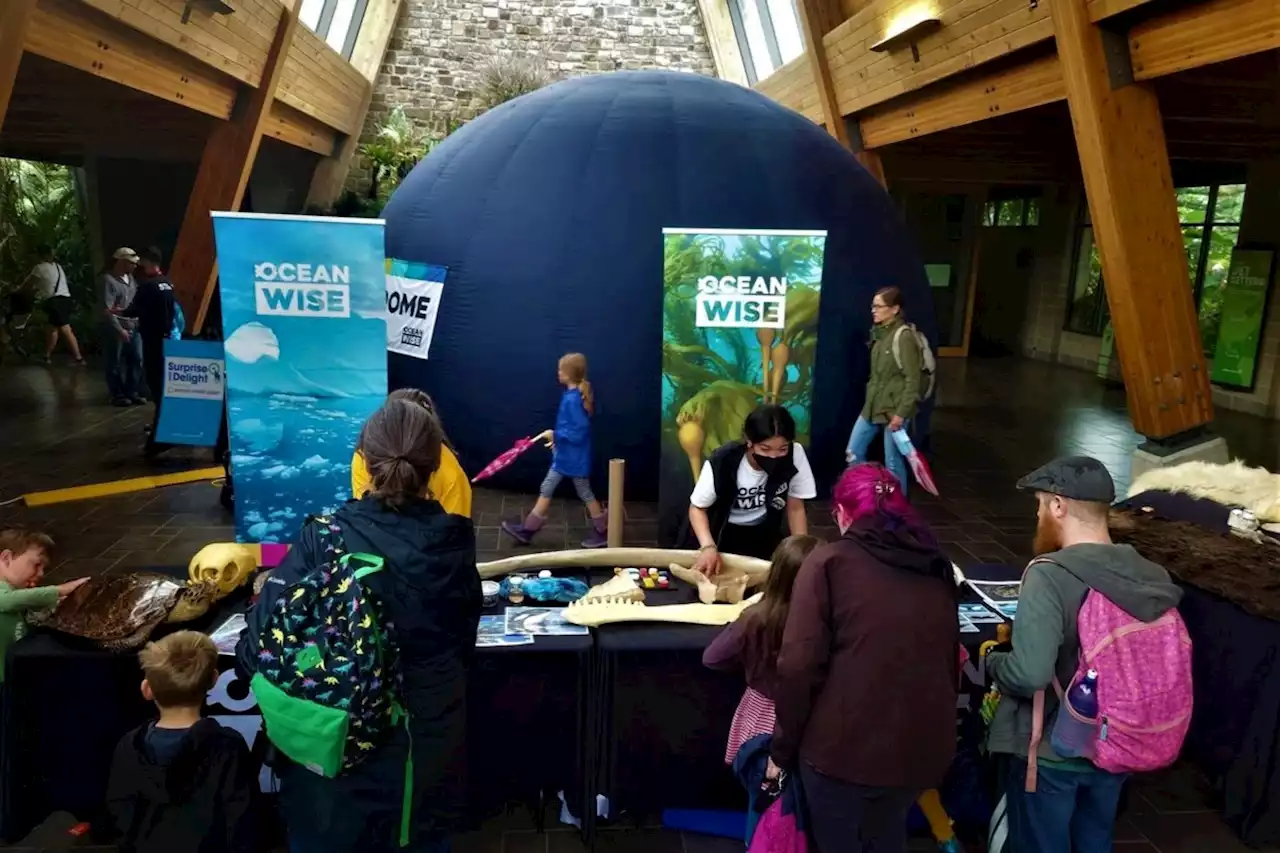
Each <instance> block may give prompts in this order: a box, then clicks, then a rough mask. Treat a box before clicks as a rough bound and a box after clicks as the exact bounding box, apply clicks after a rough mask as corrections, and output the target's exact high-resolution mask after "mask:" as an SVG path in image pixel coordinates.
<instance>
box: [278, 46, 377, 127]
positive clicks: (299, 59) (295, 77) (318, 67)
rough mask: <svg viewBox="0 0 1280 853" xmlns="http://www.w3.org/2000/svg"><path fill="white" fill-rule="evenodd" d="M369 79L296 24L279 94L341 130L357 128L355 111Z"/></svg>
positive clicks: (284, 99) (290, 102) (312, 115)
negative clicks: (296, 28) (295, 31)
mask: <svg viewBox="0 0 1280 853" xmlns="http://www.w3.org/2000/svg"><path fill="white" fill-rule="evenodd" d="M367 85H369V83H368V81H367V80H365V78H364V77H363V76H362V75H361V74H360V72H359V71H357V70H356V69H355V68H354V67H353V66H352V65H351V63H349V62H347V61H346V60H345V59H343V58H342V56H341V54H339V53H338V52H337V51H335V50H334V49H333V48H331V47H329V45H327V44H325V42H324V40H323V39H321V38H320V37H319V36H318V35H316V34H315V33H313V32H311V30H309V29H307V28H306V27H299V28H298V31H297V33H296V34H295V35H294V37H293V44H292V45H291V46H290V48H289V56H288V59H287V60H286V61H285V65H284V77H283V79H282V80H281V81H280V90H279V93H278V97H279V99H280V100H281V101H283V102H284V103H285V104H287V105H288V106H290V107H293V108H294V109H295V110H298V111H299V112H301V113H303V114H305V115H309V116H311V117H313V118H316V119H319V120H320V121H322V122H324V123H325V124H327V125H328V126H329V127H332V128H334V129H335V130H339V131H341V132H342V133H355V132H358V131H359V128H358V127H356V126H355V125H356V124H358V122H359V119H358V118H357V117H356V112H357V111H358V109H359V106H360V104H361V102H362V101H363V100H364V90H365V87H366V86H367Z"/></svg>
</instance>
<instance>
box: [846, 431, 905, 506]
mask: <svg viewBox="0 0 1280 853" xmlns="http://www.w3.org/2000/svg"><path fill="white" fill-rule="evenodd" d="M910 426H911V421H904V422H903V424H902V428H903V429H907V428H908V427H910ZM879 432H883V433H884V467H886V468H888V469H889V473H890V474H892V475H893V476H894V477H896V478H897V479H898V483H899V485H901V486H902V493H903V494H904V495H905V494H906V493H907V489H908V486H909V482H910V479H911V478H910V477H908V476H907V460H906V459H905V458H904V457H903V455H902V454H901V453H899V452H898V445H896V444H894V443H893V437H892V435H890V433H889V428H888V426H887V425H884V424H873V423H872V422H871V421H869V420H867V419H866V418H864V417H861V416H859V417H858V420H857V421H855V422H854V424H853V432H852V433H850V434H849V446H848V448H846V450H847V452H848V454H849V455H850V456H851V457H852V458H851V459H850V461H849V464H850V465H856V464H858V463H859V462H866V461H867V448H869V447H871V440H872V439H873V438H875V437H876V433H879Z"/></svg>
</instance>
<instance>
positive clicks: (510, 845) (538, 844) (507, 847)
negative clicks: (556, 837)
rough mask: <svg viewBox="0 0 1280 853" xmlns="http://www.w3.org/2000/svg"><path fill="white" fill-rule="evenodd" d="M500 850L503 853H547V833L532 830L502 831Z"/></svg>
mask: <svg viewBox="0 0 1280 853" xmlns="http://www.w3.org/2000/svg"><path fill="white" fill-rule="evenodd" d="M502 851H503V853H547V835H546V834H545V833H542V832H533V831H532V830H529V831H523V832H507V833H504V834H503V836H502Z"/></svg>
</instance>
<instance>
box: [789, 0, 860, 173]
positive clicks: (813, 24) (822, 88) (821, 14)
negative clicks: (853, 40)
mask: <svg viewBox="0 0 1280 853" xmlns="http://www.w3.org/2000/svg"><path fill="white" fill-rule="evenodd" d="M836 2H837V0H796V11H797V12H799V13H800V32H801V33H802V34H803V35H804V50H805V54H806V55H807V56H808V57H809V70H810V71H811V72H812V74H813V85H814V86H815V87H816V89H817V92H818V101H819V103H820V104H821V105H822V123H823V124H824V125H825V126H826V128H827V132H828V133H830V134H831V135H832V136H834V137H835V138H836V139H838V140H840V144H841V145H843V146H844V147H846V148H848V147H849V134H848V131H847V130H846V129H845V126H844V116H843V115H842V114H841V113H840V106H839V104H838V103H837V101H836V92H835V88H834V87H833V86H832V83H831V67H830V66H829V65H828V64H827V49H826V45H825V44H823V38H824V37H825V36H826V34H827V33H828V32H830V31H831V28H832V27H834V26H835V25H836V24H838V23H839V21H840V17H839V16H840V10H839V7H838V6H836V7H835V8H834V9H832V8H831V7H832V6H835V4H836Z"/></svg>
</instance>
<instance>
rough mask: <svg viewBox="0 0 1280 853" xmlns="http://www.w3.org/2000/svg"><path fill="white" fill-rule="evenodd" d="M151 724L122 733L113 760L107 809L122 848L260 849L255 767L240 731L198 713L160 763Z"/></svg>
mask: <svg viewBox="0 0 1280 853" xmlns="http://www.w3.org/2000/svg"><path fill="white" fill-rule="evenodd" d="M151 725H152V724H151V723H147V724H146V725H145V726H140V727H138V728H136V729H134V730H133V731H131V732H129V733H128V734H127V735H125V736H124V737H123V738H121V739H120V743H119V744H118V745H117V746H116V752H115V757H114V758H113V759H112V762H111V777H110V779H109V781H108V782H107V813H108V815H109V816H110V818H111V822H112V823H113V824H114V830H115V834H116V835H117V836H118V837H119V839H120V840H119V846H120V853H151V851H154V852H155V853H176V852H177V851H183V853H222V851H227V852H228V853H249V851H254V850H257V849H258V847H257V837H256V829H257V824H256V821H257V815H256V809H255V801H256V800H257V788H258V769H257V766H256V764H255V763H254V762H252V761H251V760H250V758H249V748H248V746H246V745H245V742H244V738H242V737H241V736H240V735H239V734H238V733H237V732H234V731H232V730H231V729H225V728H223V727H222V726H220V725H218V724H217V723H216V722H214V721H213V720H207V719H206V720H201V721H200V722H198V723H196V724H195V725H194V726H192V727H191V730H190V731H189V732H188V733H187V736H186V738H185V739H184V740H183V742H182V746H181V747H180V748H179V751H178V754H177V755H176V756H175V757H174V758H173V760H172V761H171V762H170V763H168V764H161V763H159V762H157V760H156V757H155V755H154V754H153V753H152V752H151V750H150V749H149V748H148V746H147V743H146V736H147V731H148V730H149V729H150V728H151Z"/></svg>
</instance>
